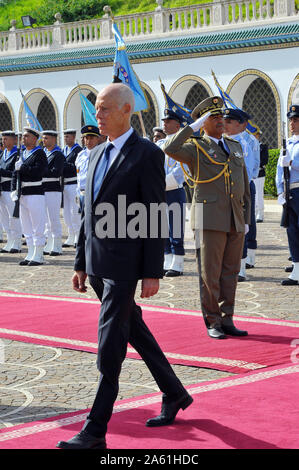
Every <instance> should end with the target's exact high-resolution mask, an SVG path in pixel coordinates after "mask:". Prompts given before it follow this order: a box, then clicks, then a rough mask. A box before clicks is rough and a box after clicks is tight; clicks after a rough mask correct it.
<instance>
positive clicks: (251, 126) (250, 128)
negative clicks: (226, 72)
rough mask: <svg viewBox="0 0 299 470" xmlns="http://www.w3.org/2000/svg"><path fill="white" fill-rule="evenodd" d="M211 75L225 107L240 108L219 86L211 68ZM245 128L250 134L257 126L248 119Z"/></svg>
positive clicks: (253, 132)
mask: <svg viewBox="0 0 299 470" xmlns="http://www.w3.org/2000/svg"><path fill="white" fill-rule="evenodd" d="M212 75H213V78H214V81H215V85H216V87H217V88H218V91H219V93H220V95H221V98H222V99H223V102H224V105H225V106H226V108H233V109H240V108H238V106H236V105H235V103H234V102H233V100H232V99H231V97H230V96H229V95H228V94H227V93H226V92H225V91H224V90H223V88H222V87H221V86H220V84H219V82H218V80H217V78H216V75H215V74H214V72H213V70H212ZM246 129H247V130H248V132H250V134H255V133H256V132H257V131H258V126H257V125H256V124H254V123H253V122H252V121H248V124H247V127H246Z"/></svg>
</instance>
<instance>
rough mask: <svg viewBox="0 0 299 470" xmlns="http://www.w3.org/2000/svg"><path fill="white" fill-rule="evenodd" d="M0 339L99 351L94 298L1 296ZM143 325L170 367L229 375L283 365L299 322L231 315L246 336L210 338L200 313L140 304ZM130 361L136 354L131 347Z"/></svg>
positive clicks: (96, 306) (290, 350) (129, 351)
mask: <svg viewBox="0 0 299 470" xmlns="http://www.w3.org/2000/svg"><path fill="white" fill-rule="evenodd" d="M0 298H1V307H0V336H1V337H3V338H10V339H14V340H19V341H25V342H30V343H35V344H43V345H49V346H56V347H66V348H70V349H77V350H83V351H90V352H96V351H97V321H98V314H99V309H100V303H99V302H98V301H96V300H85V299H78V298H61V297H54V296H39V295H30V294H16V293H12V292H10V293H9V292H0ZM143 317H144V319H145V322H146V323H147V325H148V326H149V328H150V329H151V331H152V332H153V334H154V335H155V337H156V338H157V340H158V342H159V344H160V345H161V347H162V349H163V351H164V352H165V354H166V356H167V357H168V359H169V360H170V362H171V363H175V364H185V365H194V366H198V367H207V368H213V369H218V370H223V371H228V372H233V373H241V372H248V371H250V370H255V369H259V368H263V367H269V366H273V365H279V364H286V363H288V362H289V361H290V356H291V354H292V352H293V349H292V341H293V340H294V339H296V338H298V334H299V322H291V321H284V320H272V319H264V318H250V317H240V316H236V317H235V323H236V326H237V327H239V328H242V329H246V330H248V332H249V336H248V337H243V338H233V337H228V339H226V340H213V339H211V338H209V337H208V336H207V333H206V329H205V326H204V322H203V319H202V316H201V314H200V312H193V311H187V310H180V309H170V308H166V307H154V306H149V305H144V306H143ZM128 357H131V358H137V357H138V355H137V354H136V353H135V351H134V350H133V349H132V348H130V347H129V349H128Z"/></svg>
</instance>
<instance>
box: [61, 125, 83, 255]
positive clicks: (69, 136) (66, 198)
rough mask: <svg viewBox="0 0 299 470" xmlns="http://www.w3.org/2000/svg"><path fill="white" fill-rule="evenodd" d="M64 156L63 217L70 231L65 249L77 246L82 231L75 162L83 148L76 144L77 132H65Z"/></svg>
mask: <svg viewBox="0 0 299 470" xmlns="http://www.w3.org/2000/svg"><path fill="white" fill-rule="evenodd" d="M64 142H65V146H64V148H63V154H64V156H65V160H64V168H63V216H64V221H65V224H66V226H67V230H68V238H67V240H66V241H65V243H64V244H63V245H62V246H63V247H68V246H75V245H76V243H77V237H78V233H79V229H80V215H79V213H78V206H77V203H76V194H77V169H76V165H75V161H76V158H77V155H78V153H79V152H81V150H82V147H80V145H79V144H78V143H77V142H76V130H75V129H66V130H65V131H64Z"/></svg>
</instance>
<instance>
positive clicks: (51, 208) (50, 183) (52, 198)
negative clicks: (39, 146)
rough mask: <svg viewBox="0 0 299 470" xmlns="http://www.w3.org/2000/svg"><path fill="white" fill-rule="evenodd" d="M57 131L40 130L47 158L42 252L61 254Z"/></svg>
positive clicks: (60, 162) (60, 171)
mask: <svg viewBox="0 0 299 470" xmlns="http://www.w3.org/2000/svg"><path fill="white" fill-rule="evenodd" d="M57 135H58V133H57V132H56V131H54V130H46V131H43V132H42V136H43V137H42V140H43V144H44V147H45V153H46V155H47V159H48V171H47V173H46V175H45V176H44V178H43V185H44V190H45V202H46V210H47V214H46V216H47V222H46V230H45V236H46V239H47V244H46V246H45V248H44V254H46V255H50V256H58V255H61V254H62V227H61V222H60V207H61V178H62V175H63V168H64V155H63V153H62V151H61V149H60V147H59V146H58V145H57Z"/></svg>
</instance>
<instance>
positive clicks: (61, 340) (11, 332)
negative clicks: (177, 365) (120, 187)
mask: <svg viewBox="0 0 299 470" xmlns="http://www.w3.org/2000/svg"><path fill="white" fill-rule="evenodd" d="M1 333H2V334H8V335H14V336H20V340H21V338H22V337H23V338H24V337H25V338H34V339H40V340H46V341H53V342H57V343H59V345H61V344H62V343H63V344H70V345H75V346H82V347H89V348H94V349H97V347H98V345H97V343H89V342H87V341H80V340H72V339H67V338H57V337H55V336H45V335H39V334H37V333H28V332H26V331H16V330H9V329H5V328H0V334H1ZM60 347H61V346H60ZM128 352H129V353H136V351H135V349H133V348H128ZM164 354H165V355H166V357H168V358H172V359H184V360H186V361H190V360H192V361H197V362H208V363H211V364H224V365H228V366H234V367H240V368H244V369H246V370H256V369H262V368H264V367H267V366H265V365H262V364H255V363H250V362H246V361H238V360H234V359H224V358H221V357H205V356H198V357H197V356H188V355H186V354H175V353H168V352H164Z"/></svg>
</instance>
